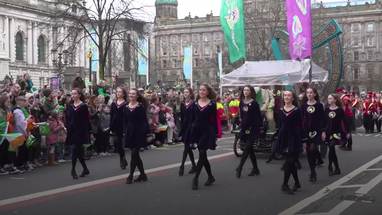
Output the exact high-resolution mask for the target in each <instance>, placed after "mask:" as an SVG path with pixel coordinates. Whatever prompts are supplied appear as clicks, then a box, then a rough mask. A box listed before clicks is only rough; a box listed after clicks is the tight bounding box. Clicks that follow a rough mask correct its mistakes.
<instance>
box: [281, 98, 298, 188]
mask: <svg viewBox="0 0 382 215" xmlns="http://www.w3.org/2000/svg"><path fill="white" fill-rule="evenodd" d="M283 97H284V98H283V100H284V106H283V108H282V110H281V111H280V119H279V120H280V122H279V123H280V126H279V129H280V130H279V137H278V146H277V151H278V153H280V154H282V155H284V157H285V162H284V164H283V168H282V169H283V171H284V180H283V184H282V187H281V189H282V191H283V192H285V193H287V194H293V193H294V192H295V191H297V190H298V189H299V188H301V184H300V180H299V178H298V174H297V167H296V161H297V159H298V156H299V153H301V152H302V142H301V129H302V125H301V111H300V109H299V108H298V104H297V103H298V100H297V97H296V94H295V93H293V92H291V91H284V94H283ZM291 175H292V176H293V179H294V186H293V189H290V187H289V184H288V183H289V178H290V176H291Z"/></svg>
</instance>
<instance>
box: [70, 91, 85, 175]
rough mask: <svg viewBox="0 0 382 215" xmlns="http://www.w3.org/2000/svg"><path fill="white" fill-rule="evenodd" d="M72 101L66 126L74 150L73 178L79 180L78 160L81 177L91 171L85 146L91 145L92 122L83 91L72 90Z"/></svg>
mask: <svg viewBox="0 0 382 215" xmlns="http://www.w3.org/2000/svg"><path fill="white" fill-rule="evenodd" d="M72 100H73V103H71V104H70V105H69V106H68V109H67V111H66V114H67V115H66V125H67V131H68V141H69V143H70V144H71V149H72V171H71V174H72V177H73V179H78V176H77V173H76V163H77V159H78V160H79V161H80V163H81V165H82V168H83V171H82V173H81V175H80V177H85V176H86V175H89V169H88V167H87V166H86V163H85V159H84V155H85V150H84V144H88V143H89V137H90V121H89V110H88V106H87V105H86V104H85V103H84V102H83V101H82V100H83V95H82V93H81V90H80V89H78V88H75V89H73V90H72Z"/></svg>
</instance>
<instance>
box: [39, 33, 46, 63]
mask: <svg viewBox="0 0 382 215" xmlns="http://www.w3.org/2000/svg"><path fill="white" fill-rule="evenodd" d="M37 59H38V63H46V40H45V37H44V36H43V35H40V36H39V37H38V39H37Z"/></svg>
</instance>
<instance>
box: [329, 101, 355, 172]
mask: <svg viewBox="0 0 382 215" xmlns="http://www.w3.org/2000/svg"><path fill="white" fill-rule="evenodd" d="M341 106H342V105H341V101H340V100H339V98H338V96H337V95H334V94H330V95H329V96H328V107H327V108H326V109H325V121H326V123H325V125H326V128H325V131H324V132H323V133H322V140H323V141H325V142H326V143H327V144H328V145H329V165H328V169H329V176H333V175H340V174H341V170H340V167H339V165H338V159H337V154H336V145H340V144H341V142H342V140H343V139H345V138H344V136H346V135H347V138H349V135H350V134H349V133H348V132H347V131H346V127H345V113H344V110H343V109H342V107H341ZM333 164H334V168H335V170H334V171H333V166H332V165H333Z"/></svg>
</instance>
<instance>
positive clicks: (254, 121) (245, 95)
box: [236, 85, 261, 178]
mask: <svg viewBox="0 0 382 215" xmlns="http://www.w3.org/2000/svg"><path fill="white" fill-rule="evenodd" d="M239 107H240V112H239V113H240V126H241V128H240V145H241V147H242V148H243V149H244V153H243V156H242V157H241V160H240V163H239V166H238V167H237V169H236V177H237V178H240V177H241V172H242V170H243V166H244V164H245V161H246V160H247V158H248V157H249V158H250V159H251V162H252V171H251V173H250V174H249V175H248V176H255V175H259V174H260V171H259V168H258V166H257V160H256V155H255V151H254V150H253V147H254V144H255V141H256V139H257V138H258V137H259V134H260V127H261V112H260V106H259V104H258V103H257V102H256V92H255V89H254V88H253V87H251V86H249V85H247V86H245V87H244V88H243V90H242V92H241V95H240V106H239Z"/></svg>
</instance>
